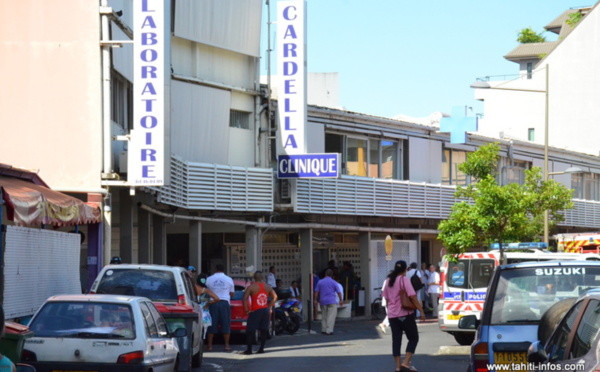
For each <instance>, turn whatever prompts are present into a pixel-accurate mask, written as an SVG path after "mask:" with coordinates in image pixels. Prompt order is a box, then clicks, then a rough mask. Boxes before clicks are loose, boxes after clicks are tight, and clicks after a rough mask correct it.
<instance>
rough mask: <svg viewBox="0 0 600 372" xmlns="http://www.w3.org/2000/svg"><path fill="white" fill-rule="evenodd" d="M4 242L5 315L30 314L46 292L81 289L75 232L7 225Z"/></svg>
mask: <svg viewBox="0 0 600 372" xmlns="http://www.w3.org/2000/svg"><path fill="white" fill-rule="evenodd" d="M5 242H6V245H5V247H4V299H3V306H4V312H5V317H6V318H7V319H12V318H17V317H23V316H28V315H33V313H34V312H35V311H36V310H37V309H38V308H39V307H40V305H42V303H43V302H44V301H46V299H47V298H48V297H50V296H53V295H57V294H72V293H81V282H80V280H81V279H80V277H79V256H80V249H81V238H80V236H79V234H70V233H65V232H61V231H51V230H40V229H32V228H25V227H17V226H10V225H8V226H6V240H5Z"/></svg>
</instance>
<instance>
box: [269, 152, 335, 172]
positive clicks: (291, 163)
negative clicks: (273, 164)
mask: <svg viewBox="0 0 600 372" xmlns="http://www.w3.org/2000/svg"><path fill="white" fill-rule="evenodd" d="M339 164H340V154H335V153H328V154H301V155H278V156H277V177H278V178H335V177H338V176H339V170H340V167H339Z"/></svg>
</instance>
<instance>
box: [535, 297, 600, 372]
mask: <svg viewBox="0 0 600 372" xmlns="http://www.w3.org/2000/svg"><path fill="white" fill-rule="evenodd" d="M559 330H560V332H559ZM567 332H568V334H567ZM556 333H559V334H557V335H556V337H554V335H553V337H552V338H551V339H550V341H549V344H550V343H553V345H549V346H550V347H546V350H547V351H550V352H551V354H549V355H548V356H549V361H550V362H553V363H555V364H557V365H561V366H564V368H563V369H566V368H571V370H577V371H588V370H589V371H592V370H593V366H595V365H596V364H597V363H598V360H597V359H598V358H597V353H596V340H597V339H598V337H599V336H600V301H598V300H595V299H590V300H589V301H585V300H583V301H580V302H579V303H577V305H576V306H574V307H573V308H572V309H571V310H570V312H569V313H568V314H567V316H565V318H563V321H562V322H561V324H560V326H559V329H558V330H557V332H556ZM582 362H583V363H582ZM578 363H582V364H583V365H584V366H586V368H585V369H583V368H577V369H573V367H574V366H575V365H577V364H578ZM578 367H582V366H578Z"/></svg>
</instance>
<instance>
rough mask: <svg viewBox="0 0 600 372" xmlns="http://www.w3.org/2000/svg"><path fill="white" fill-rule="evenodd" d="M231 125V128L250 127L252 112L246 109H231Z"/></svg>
mask: <svg viewBox="0 0 600 372" xmlns="http://www.w3.org/2000/svg"><path fill="white" fill-rule="evenodd" d="M229 126H230V127H231V128H240V129H250V113H249V112H244V111H236V110H231V111H229Z"/></svg>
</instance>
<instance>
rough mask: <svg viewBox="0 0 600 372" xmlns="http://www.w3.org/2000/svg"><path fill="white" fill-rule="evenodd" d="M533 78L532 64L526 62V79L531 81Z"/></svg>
mask: <svg viewBox="0 0 600 372" xmlns="http://www.w3.org/2000/svg"><path fill="white" fill-rule="evenodd" d="M532 76H533V63H532V62H527V79H531V77H532Z"/></svg>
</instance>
